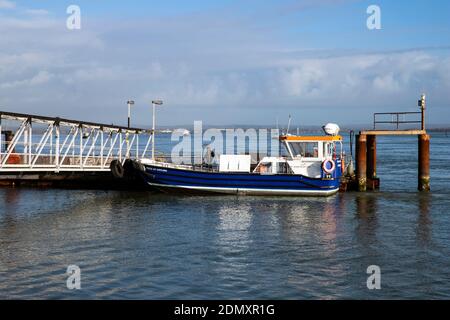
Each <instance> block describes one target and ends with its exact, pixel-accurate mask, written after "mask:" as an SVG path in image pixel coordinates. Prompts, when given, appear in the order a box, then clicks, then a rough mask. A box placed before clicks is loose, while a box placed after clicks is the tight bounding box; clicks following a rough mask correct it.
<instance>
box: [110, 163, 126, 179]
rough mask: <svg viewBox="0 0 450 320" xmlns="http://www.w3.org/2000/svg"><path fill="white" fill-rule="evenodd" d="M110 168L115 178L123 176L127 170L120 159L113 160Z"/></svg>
mask: <svg viewBox="0 0 450 320" xmlns="http://www.w3.org/2000/svg"><path fill="white" fill-rule="evenodd" d="M109 168H110V169H111V173H112V175H113V177H114V178H119V179H121V178H123V176H124V173H125V170H124V168H123V166H122V163H120V161H119V160H113V161H111V164H110V165H109Z"/></svg>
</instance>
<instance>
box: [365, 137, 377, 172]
mask: <svg viewBox="0 0 450 320" xmlns="http://www.w3.org/2000/svg"><path fill="white" fill-rule="evenodd" d="M376 177H377V137H376V136H375V135H368V136H367V178H369V179H375V178H376Z"/></svg>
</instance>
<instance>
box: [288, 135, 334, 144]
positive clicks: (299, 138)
mask: <svg viewBox="0 0 450 320" xmlns="http://www.w3.org/2000/svg"><path fill="white" fill-rule="evenodd" d="M280 141H288V142H301V141H342V136H290V135H289V136H280Z"/></svg>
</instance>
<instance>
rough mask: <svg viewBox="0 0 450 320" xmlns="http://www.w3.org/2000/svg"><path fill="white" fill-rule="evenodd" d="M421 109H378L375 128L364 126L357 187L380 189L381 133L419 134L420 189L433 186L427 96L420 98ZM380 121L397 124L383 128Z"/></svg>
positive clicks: (359, 145)
mask: <svg viewBox="0 0 450 320" xmlns="http://www.w3.org/2000/svg"><path fill="white" fill-rule="evenodd" d="M418 106H419V107H420V111H419V112H387V113H374V115H373V128H372V129H371V130H362V131H360V132H359V134H358V135H356V141H355V143H356V145H355V151H356V155H355V162H356V181H354V182H356V189H357V190H358V191H360V192H365V191H367V190H376V189H378V188H379V186H380V179H379V178H378V177H377V136H401V137H402V136H403V137H404V136H417V137H418V178H417V180H418V184H417V188H418V190H419V191H429V190H430V136H429V135H428V134H427V131H426V128H425V110H426V97H425V95H422V96H421V99H420V100H419V101H418ZM405 124H407V125H412V124H413V125H419V124H420V127H419V128H413V129H411V128H409V129H402V128H401V127H402V126H403V125H405ZM380 125H391V126H395V128H393V129H390V130H386V129H380V128H379V126H380Z"/></svg>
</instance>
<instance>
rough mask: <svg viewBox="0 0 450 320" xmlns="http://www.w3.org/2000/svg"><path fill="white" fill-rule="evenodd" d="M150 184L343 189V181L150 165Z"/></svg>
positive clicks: (148, 168) (148, 167)
mask: <svg viewBox="0 0 450 320" xmlns="http://www.w3.org/2000/svg"><path fill="white" fill-rule="evenodd" d="M146 170H147V173H148V174H149V175H150V177H147V180H148V182H149V183H157V184H164V185H179V186H202V187H220V188H247V189H286V190H329V189H336V188H338V187H339V180H338V179H334V180H325V179H315V178H308V177H305V176H302V175H260V174H252V173H249V174H242V173H238V174H237V173H217V172H198V171H189V170H182V169H172V168H161V167H157V166H156V167H153V166H146Z"/></svg>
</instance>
